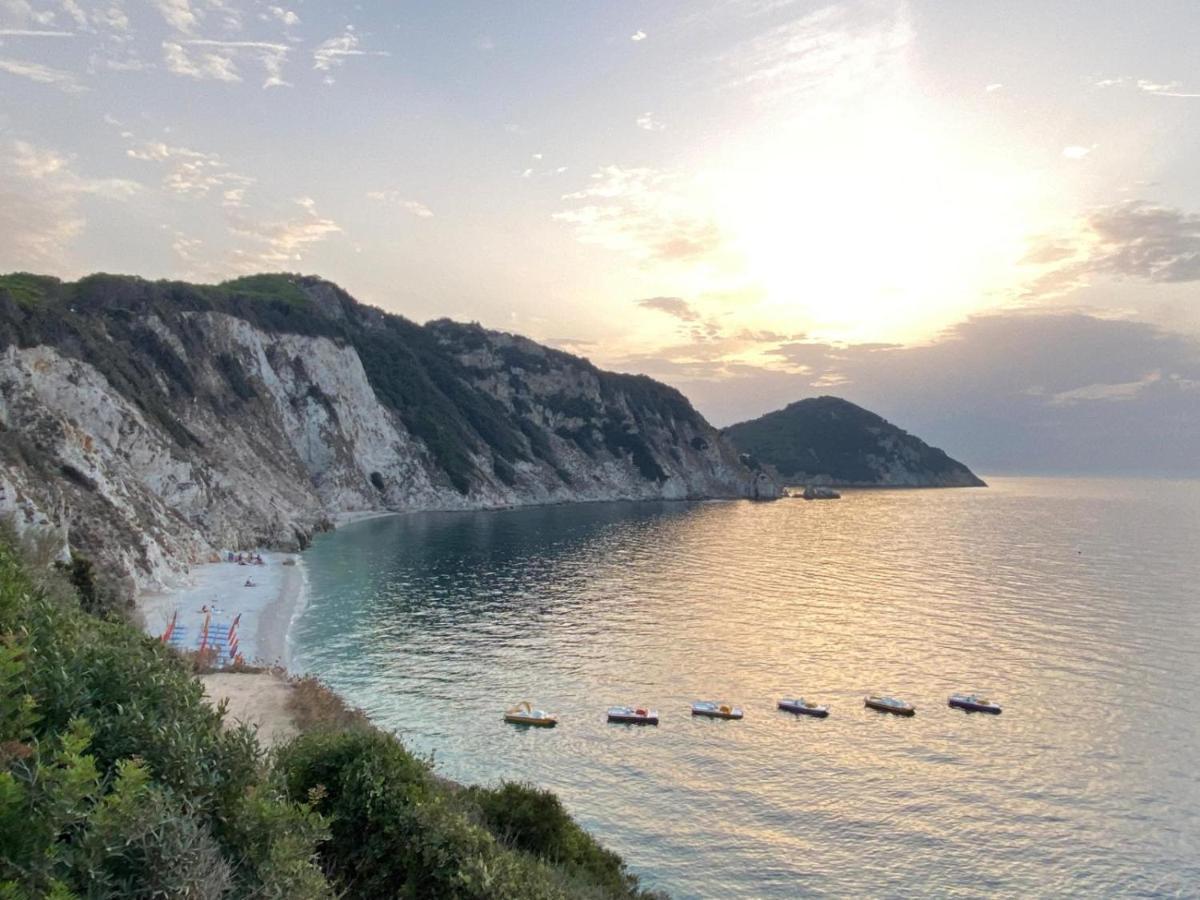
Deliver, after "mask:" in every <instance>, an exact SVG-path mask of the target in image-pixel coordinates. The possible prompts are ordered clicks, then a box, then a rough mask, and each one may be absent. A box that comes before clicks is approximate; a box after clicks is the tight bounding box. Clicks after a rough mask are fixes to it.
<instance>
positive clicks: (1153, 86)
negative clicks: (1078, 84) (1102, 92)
mask: <svg viewBox="0 0 1200 900" xmlns="http://www.w3.org/2000/svg"><path fill="white" fill-rule="evenodd" d="M1092 85H1093V86H1094V87H1098V88H1111V87H1127V88H1129V87H1132V88H1136V89H1137V90H1139V91H1141V92H1142V93H1143V94H1152V95H1154V96H1158V97H1184V98H1193V99H1194V98H1197V97H1200V91H1196V90H1194V89H1191V88H1186V87H1184V85H1183V84H1182V83H1181V82H1179V81H1155V80H1153V79H1150V78H1133V77H1130V76H1128V75H1118V76H1115V77H1108V78H1097V79H1095V80H1093V81H1092Z"/></svg>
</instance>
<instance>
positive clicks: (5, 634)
mask: <svg viewBox="0 0 1200 900" xmlns="http://www.w3.org/2000/svg"><path fill="white" fill-rule="evenodd" d="M86 580H87V579H83V578H82V577H81V576H80V575H79V573H77V572H72V573H71V577H70V578H68V577H67V576H66V575H65V574H56V573H52V572H51V571H50V570H47V569H44V568H42V567H29V566H27V565H26V564H24V563H22V561H21V560H20V559H19V558H18V555H17V553H16V552H15V551H14V549H13V539H12V538H11V536H6V537H4V538H3V539H0V847H2V848H3V853H0V898H13V900H15V898H26V897H28V898H34V897H52V898H56V900H66V898H70V897H84V896H86V897H96V898H124V897H158V896H171V897H177V896H188V897H201V898H218V897H230V898H232V897H259V898H279V900H283V898H298V900H303V898H315V897H333V896H342V897H349V898H357V897H362V898H368V897H369V898H384V897H412V898H415V897H445V898H498V900H509V898H512V900H516V898H562V900H566V898H596V900H604V898H611V900H620V898H638V897H644V896H646V895H644V894H643V893H642V892H640V891H639V889H638V886H637V882H636V879H635V878H633V876H631V875H629V874H628V872H626V870H625V868H624V865H623V864H622V862H621V860H620V859H619V858H618V857H617V856H616V855H615V854H613V853H610V852H608V851H606V850H604V849H603V848H602V847H600V846H599V845H598V844H597V843H596V842H595V840H594V839H592V838H591V837H590V836H589V835H588V834H586V832H584V831H583V830H582V829H580V828H579V826H578V825H576V824H575V822H574V821H573V820H571V818H570V817H569V816H568V815H567V814H566V813H565V812H564V811H563V809H562V806H561V804H560V803H559V801H558V800H557V798H556V797H554V796H553V795H552V794H548V793H545V792H541V791H538V790H536V789H533V788H530V787H526V786H521V785H502V786H500V787H499V788H494V789H493V788H471V789H464V788H460V787H457V786H455V785H451V784H448V783H446V782H444V781H442V780H440V779H438V778H436V777H435V776H434V775H433V773H432V771H431V769H430V767H429V765H428V763H426V762H425V761H424V760H421V759H419V758H417V757H415V756H413V755H412V754H411V753H409V752H408V751H407V750H406V749H405V748H404V747H403V746H402V745H401V744H400V743H399V742H398V741H397V740H396V739H395V738H393V737H391V736H390V735H387V734H384V733H382V732H380V731H378V730H376V729H374V728H372V727H371V726H370V725H369V724H366V723H365V722H364V721H362V720H361V719H360V718H359V717H355V716H321V717H319V718H320V721H318V722H314V723H311V724H312V728H311V730H309V731H307V732H305V733H303V734H301V736H300V737H298V738H296V739H295V740H294V741H293V742H291V743H290V744H288V745H286V746H285V747H283V748H282V749H281V750H280V751H279V752H278V754H277V755H275V756H274V757H269V756H266V755H264V753H263V751H262V750H261V749H260V747H259V745H258V743H257V741H256V739H255V736H254V734H253V733H252V732H251V731H250V730H248V729H247V728H245V727H237V728H233V729H228V728H224V727H223V723H222V714H221V713H220V712H219V711H216V710H213V709H212V708H210V707H209V706H208V705H207V704H205V703H204V702H203V700H202V699H201V687H200V685H199V683H198V682H197V681H196V680H195V679H194V678H193V677H192V675H191V671H190V669H189V667H188V665H187V663H186V661H185V660H183V659H181V658H179V657H178V656H176V655H175V654H174V653H173V652H172V651H170V650H168V649H167V648H165V647H163V646H162V645H161V644H159V643H158V642H157V641H155V640H153V639H150V638H147V637H145V636H143V635H142V634H141V633H140V632H139V631H138V630H136V629H135V628H133V627H132V626H130V625H128V624H126V623H125V622H123V621H122V620H121V619H120V618H119V616H117V615H115V614H109V615H108V617H107V618H100V617H97V616H95V615H92V614H91V613H89V612H87V611H85V610H84V609H83V608H81V605H80V597H79V595H78V594H77V593H76V591H75V589H74V588H73V586H72V581H84V582H86Z"/></svg>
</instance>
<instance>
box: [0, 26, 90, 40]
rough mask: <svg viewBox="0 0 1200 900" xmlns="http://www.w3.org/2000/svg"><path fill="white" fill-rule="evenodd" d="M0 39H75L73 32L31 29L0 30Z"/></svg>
mask: <svg viewBox="0 0 1200 900" xmlns="http://www.w3.org/2000/svg"><path fill="white" fill-rule="evenodd" d="M0 37H68V38H69V37H75V33H74V32H73V31H46V30H39V29H31V28H0Z"/></svg>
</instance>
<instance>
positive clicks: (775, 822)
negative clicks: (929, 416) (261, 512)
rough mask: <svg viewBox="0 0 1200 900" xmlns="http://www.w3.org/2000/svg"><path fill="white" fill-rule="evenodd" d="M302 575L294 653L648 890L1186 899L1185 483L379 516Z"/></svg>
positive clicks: (1194, 761)
mask: <svg viewBox="0 0 1200 900" xmlns="http://www.w3.org/2000/svg"><path fill="white" fill-rule="evenodd" d="M306 559H307V562H308V565H309V567H310V569H309V571H310V582H311V595H310V602H309V606H308V608H307V610H306V612H305V613H304V614H303V616H302V617H301V619H300V621H299V622H298V623H297V626H296V631H295V633H294V636H293V637H294V646H295V651H294V664H295V665H296V666H297V667H298V668H300V669H302V670H305V671H309V672H313V673H318V674H320V675H321V676H323V677H324V678H325V679H327V680H328V681H329V683H331V684H332V685H333V686H334V687H335V688H337V689H338V690H339V691H341V692H343V693H344V694H345V695H346V696H347V697H348V698H349V699H350V700H351V701H353V702H354V703H356V704H358V705H360V706H362V707H363V708H364V709H366V710H367V711H368V712H369V713H370V714H371V716H372V717H373V718H374V719H375V720H376V721H377V722H378V723H380V724H381V725H383V726H385V727H388V728H392V729H395V730H396V731H397V732H399V733H400V734H401V735H402V736H403V737H404V739H405V740H406V741H407V742H408V743H409V745H410V746H412V747H413V748H415V749H418V750H420V751H422V752H425V753H432V754H434V758H435V760H436V764H437V767H438V769H439V771H441V772H442V773H444V774H445V775H447V776H449V777H451V778H455V779H459V780H462V781H468V782H494V781H496V780H498V779H524V780H528V781H531V782H534V783H536V784H538V785H541V786H544V787H548V788H551V789H553V790H555V791H557V792H558V793H559V794H560V795H561V796H562V797H563V799H564V801H565V802H566V803H567V805H568V806H569V808H570V809H571V811H572V812H573V813H574V814H575V815H576V816H577V817H578V818H579V819H580V820H581V821H582V822H583V823H584V824H585V825H586V826H587V827H589V828H591V829H593V830H594V831H595V833H596V834H598V835H599V836H600V837H601V838H602V839H603V840H604V841H605V842H606V843H608V844H609V845H610V846H612V847H613V848H614V849H616V850H618V851H619V852H620V853H622V854H623V855H624V856H625V857H626V858H627V859H628V860H629V861H630V862H631V864H632V866H633V868H634V870H635V871H636V872H637V873H638V874H639V875H641V876H642V877H643V879H644V880H645V882H646V883H647V884H648V885H649V886H652V887H658V888H663V889H666V890H668V891H670V892H671V893H672V894H673V895H674V896H675V897H679V898H685V897H714V898H736V897H796V896H822V895H824V896H850V895H856V896H893V897H901V896H914V895H923V896H931V895H932V896H979V895H991V896H1012V897H1025V896H1032V895H1038V896H1050V895H1058V896H1061V895H1068V894H1071V895H1084V896H1092V897H1099V896H1118V895H1119V896H1162V895H1166V896H1174V895H1181V896H1197V895H1200V482H1186V481H1184V482H1180V481H1175V482H1168V481H1151V480H1144V481H1099V480H1061V479H996V480H995V481H994V483H993V486H992V487H991V488H988V489H986V490H982V489H980V490H944V491H860V492H847V493H846V495H845V497H844V499H842V500H840V501H836V502H815V503H806V502H804V501H800V500H784V501H780V502H777V503H771V504H754V503H749V502H718V503H661V504H657V503H642V504H590V505H579V506H570V507H551V508H541V509H527V510H518V511H504V512H492V513H455V514H422V515H413V516H397V517H392V518H387V519H379V520H374V521H369V522H362V523H359V524H356V525H353V526H350V527H347V528H345V529H343V530H341V531H339V532H337V533H335V534H333V535H329V536H327V537H323V538H321V539H320V540H319V541H318V542H317V544H316V546H315V547H313V549H312V550H311V551H310V552H309V553H308V554H307V556H306ZM957 690H971V691H979V692H986V693H987V694H989V695H991V696H992V697H993V698H994V699H997V700H998V701H1000V702H1002V703H1003V704H1004V707H1005V710H1004V713H1003V715H1001V716H986V715H980V714H966V713H962V712H958V711H955V710H951V709H949V708H947V706H946V697H947V695H948V694H950V693H951V692H953V691H957ZM873 692H888V693H894V694H897V695H899V696H902V697H905V698H907V699H909V700H911V701H912V702H914V703H915V704H916V706H917V715H916V716H915V717H914V718H911V719H901V718H896V717H893V716H888V715H885V714H880V713H876V712H872V711H870V710H867V709H864V708H863V705H862V698H863V696H864V694H867V693H873ZM796 694H801V695H803V696H804V697H806V698H808V699H810V700H817V701H820V702H822V703H828V704H829V705H830V706H831V707H832V712H831V715H830V717H829V718H828V719H825V720H818V719H809V718H804V717H794V716H792V715H789V714H787V713H783V712H778V711H776V710H775V708H774V707H775V700H776V699H777V698H779V697H784V696H793V695H796ZM699 698H712V699H720V700H730V701H734V702H736V703H738V704H740V705H741V706H743V707H744V708H745V711H746V717H745V719H744V720H743V721H741V722H722V721H709V720H699V719H693V718H692V717H691V716H690V715H689V703H690V702H691V701H692V700H693V699H699ZM521 699H529V700H531V701H533V702H534V703H535V705H537V706H540V707H542V708H544V709H548V710H552V711H555V712H558V713H559V714H560V716H561V720H560V724H559V726H558V728H556V729H553V730H541V729H529V730H523V729H520V728H515V727H512V726H507V725H505V724H504V723H503V722H502V721H501V714H502V712H503V710H504V709H505V708H506V707H507V706H509V705H510V704H512V703H514V702H515V701H518V700H521ZM619 703H629V704H648V705H651V706H654V707H657V708H658V710H659V712H660V715H661V717H662V724H661V725H660V726H659V727H658V728H649V727H645V728H637V727H632V726H619V725H608V724H606V723H605V721H604V711H605V708H606V707H607V706H609V705H612V704H619Z"/></svg>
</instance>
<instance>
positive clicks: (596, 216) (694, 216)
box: [554, 166, 722, 263]
mask: <svg viewBox="0 0 1200 900" xmlns="http://www.w3.org/2000/svg"><path fill="white" fill-rule="evenodd" d="M688 182H689V179H688V177H687V176H684V175H682V174H680V173H673V172H660V171H657V170H654V169H650V168H633V169H624V168H621V167H620V166H606V167H604V168H602V169H600V170H598V171H597V172H595V173H593V175H592V182H591V184H590V185H588V186H587V187H585V188H583V189H582V190H579V191H575V192H572V193H569V194H566V195H564V197H563V200H565V201H567V202H568V203H571V204H573V207H572V208H571V209H568V210H565V211H562V212H558V213H555V214H554V218H555V219H556V220H557V221H560V222H564V223H567V224H569V225H572V226H573V227H574V229H575V234H576V237H577V238H578V239H579V240H580V241H582V242H584V243H588V244H598V245H600V246H603V247H607V248H609V249H612V250H618V251H621V252H624V253H627V254H629V255H630V256H632V257H634V258H636V259H639V260H642V261H643V262H655V263H679V262H697V261H701V260H703V259H705V258H707V257H709V256H710V255H713V254H715V253H717V251H719V250H720V249H721V246H722V236H721V232H720V229H719V228H718V227H717V225H716V223H715V222H714V221H713V220H712V219H711V218H710V217H708V216H705V215H704V214H703V213H702V212H701V211H699V210H698V208H697V207H696V206H695V205H694V204H693V202H692V199H691V191H690V190H689V183H688Z"/></svg>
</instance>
